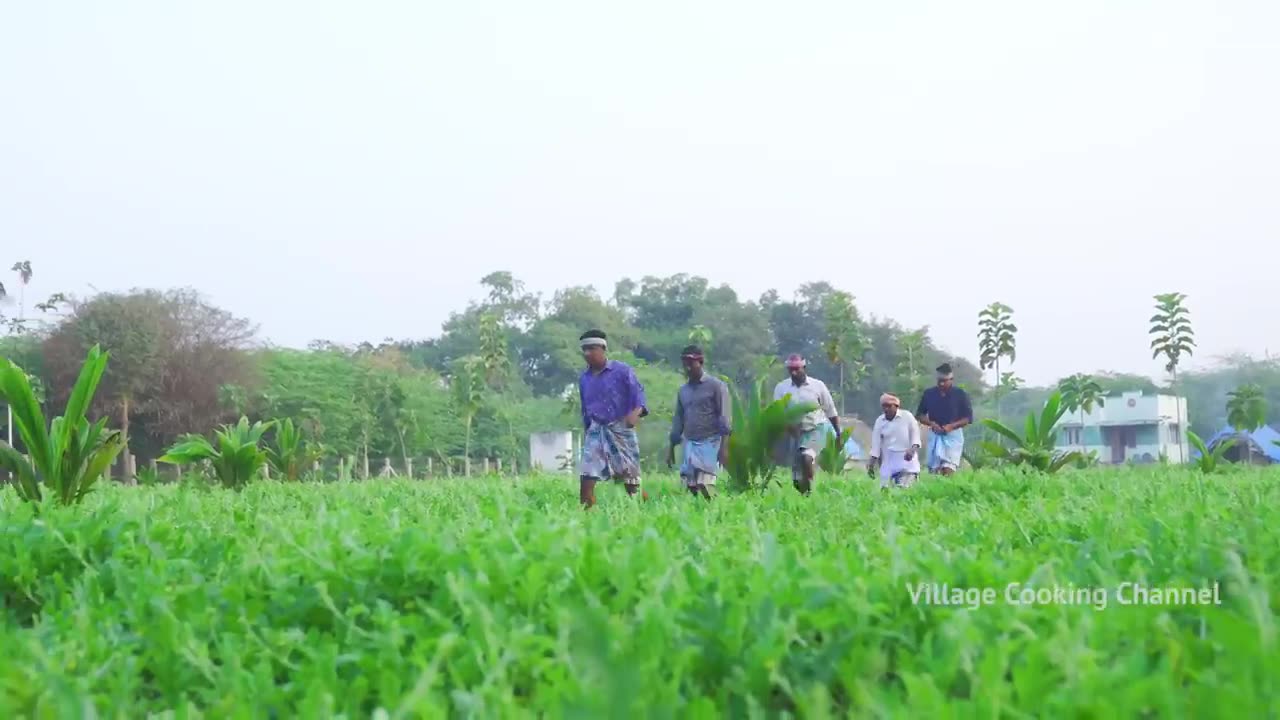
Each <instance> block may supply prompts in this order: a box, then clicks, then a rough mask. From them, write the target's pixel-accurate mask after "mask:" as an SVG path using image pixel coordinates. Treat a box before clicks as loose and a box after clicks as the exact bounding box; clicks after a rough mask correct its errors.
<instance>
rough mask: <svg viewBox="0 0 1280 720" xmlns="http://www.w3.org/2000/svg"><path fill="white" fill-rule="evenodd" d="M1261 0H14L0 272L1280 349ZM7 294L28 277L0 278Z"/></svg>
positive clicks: (1148, 364) (368, 333) (382, 316)
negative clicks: (1163, 337)
mask: <svg viewBox="0 0 1280 720" xmlns="http://www.w3.org/2000/svg"><path fill="white" fill-rule="evenodd" d="M1278 27H1280V3H1276V2H1268V1H1266V0H1258V1H1256V2H1246V1H1243V0H1219V1H1217V2H1214V1H1211V0H1203V1H1201V2H1182V1H1179V0H1163V1H1162V2H1154V1H1151V2H1145V1H1142V0H1134V1H1132V2H1123V1H1120V2H1117V1H1116V0H1077V1H1075V2H1070V3H1035V2H1026V1H1025V0H1022V1H1020V2H1018V1H1007V2H988V1H986V0H974V1H973V2H966V3H955V2H925V1H920V0H904V1H900V2H893V3H883V2H878V3H870V2H847V0H846V1H844V2H830V3H826V2H805V3H786V4H783V3H767V4H766V3H761V2H744V1H743V0H738V1H736V2H718V1H710V0H708V1H704V2H698V3H688V2H666V1H653V2H646V3H601V2H587V1H583V2H561V1H559V0H545V1H544V2H538V3H531V2H514V1H513V2H505V3H499V2H480V1H477V2H465V3H458V2H424V1H418V2H392V1H390V0H388V1H384V2H367V3H351V2H323V1H317V0H308V1H306V2H295V1H290V0H276V1H273V2H265V3H264V2H248V1H247V0H221V1H220V2H216V3H214V2H204V3H173V2H159V1H156V2H136V1H133V0H115V1H113V2H110V3H94V2H84V1H82V2H65V1H59V0H47V1H45V2H10V3H5V4H4V5H3V6H2V7H0V262H2V263H3V265H4V266H5V267H7V266H8V265H9V264H10V263H12V262H13V261H16V260H30V261H31V262H32V265H33V267H34V270H35V273H36V277H35V278H34V280H33V282H32V285H31V287H30V289H29V293H30V294H31V296H32V297H35V298H39V297H41V296H43V295H47V294H48V293H51V292H55V291H62V292H68V293H74V294H76V295H80V296H85V295H89V294H92V293H93V292H94V291H95V290H97V291H110V290H127V289H129V288H133V287H156V288H171V287H193V288H196V289H197V290H199V291H201V292H202V293H203V294H204V295H205V296H206V297H207V298H208V299H209V300H211V301H212V302H214V303H216V304H217V305H219V306H221V307H223V308H226V309H227V310H230V311H232V312H234V313H236V314H238V315H241V316H245V317H249V318H251V319H252V320H254V321H255V322H257V323H258V324H259V326H260V329H261V335H262V337H263V338H264V339H265V340H269V341H271V342H273V343H276V344H280V345H288V346H298V347H301V346H304V345H305V344H306V343H307V342H309V341H310V340H313V339H317V338H324V339H329V340H334V341H338V342H359V341H362V340H370V341H375V342H376V341H378V340H381V339H383V338H385V337H393V338H397V339H420V338H427V337H431V336H435V335H438V334H439V332H440V325H441V323H442V322H443V321H444V320H445V319H447V317H448V315H449V313H450V312H451V311H455V310H459V309H462V308H463V307H465V305H466V303H467V302H468V301H469V300H472V299H479V298H480V297H481V296H482V295H483V291H482V289H481V287H480V286H479V283H478V281H479V279H480V278H481V277H483V276H484V275H486V274H487V273H489V272H491V271H494V270H508V271H511V272H513V273H514V274H515V275H516V276H517V278H519V279H521V280H522V281H524V283H525V284H526V286H527V287H528V288H529V289H530V290H533V291H538V292H542V293H543V294H544V295H545V296H546V297H548V298H549V297H550V295H551V294H552V293H553V292H554V290H555V289H556V288H559V287H564V286H568V285H579V284H594V285H595V286H596V287H597V288H598V289H599V290H600V291H601V294H602V295H603V296H605V297H608V296H610V295H611V294H612V291H613V286H614V283H615V282H616V281H617V280H618V279H620V278H622V277H632V278H639V277H641V276H644V275H663V276H665V275H670V274H674V273H679V272H684V273H690V274H696V275H701V276H703V277H706V278H708V279H709V280H710V281H712V282H713V283H715V284H720V283H728V284H730V285H732V286H733V287H734V288H736V289H737V290H738V291H739V293H740V294H741V295H744V296H747V297H751V298H755V297H758V296H759V295H760V293H762V292H764V291H765V290H767V289H770V288H776V289H778V290H779V291H780V292H781V293H782V295H783V296H784V297H787V296H790V295H791V294H792V293H793V292H794V290H795V289H796V288H797V287H798V286H799V285H801V284H803V283H805V282H811V281H817V280H826V281H828V282H831V283H833V284H835V285H836V286H838V287H840V288H842V289H845V290H848V291H850V292H852V293H853V294H854V295H855V296H856V298H857V301H858V304H859V306H860V308H861V309H862V311H863V312H864V313H865V314H868V315H875V316H878V317H889V318H893V319H894V320H897V321H898V322H899V323H901V324H903V325H905V326H908V327H918V326H922V325H928V326H929V327H930V332H931V334H932V336H933V337H934V338H935V340H936V341H937V342H938V343H939V344H940V345H941V346H942V347H944V348H945V349H947V350H948V351H950V352H952V353H955V354H957V355H962V356H966V357H969V358H971V359H976V355H977V350H976V344H977V343H976V339H975V335H976V331H977V314H978V311H979V310H980V309H981V308H982V307H984V306H985V305H987V304H989V303H991V302H993V301H1001V302H1004V303H1005V304H1007V305H1010V306H1012V307H1013V308H1014V311H1015V321H1016V322H1017V324H1018V326H1019V330H1020V332H1019V335H1018V359H1017V362H1016V364H1015V365H1014V368H1013V369H1014V370H1015V371H1016V372H1017V374H1018V375H1019V376H1020V377H1022V378H1024V379H1025V380H1027V381H1029V382H1032V383H1047V382H1051V381H1053V380H1055V379H1056V378H1058V377H1061V376H1063V375H1066V374H1070V373H1073V372H1082V371H1083V372H1088V371H1095V370H1115V371H1125V372H1137V373H1143V374H1150V375H1159V374H1160V373H1161V366H1162V363H1160V362H1159V361H1155V360H1152V359H1151V352H1150V350H1149V348H1148V345H1149V338H1148V336H1147V327H1148V322H1147V321H1148V319H1149V317H1150V315H1151V314H1152V305H1153V300H1152V296H1153V295H1154V294H1156V293H1160V292H1170V291H1180V292H1184V293H1186V294H1187V295H1188V306H1189V307H1190V308H1191V311H1192V319H1193V321H1194V323H1195V327H1196V332H1197V337H1198V341H1199V351H1198V352H1197V353H1196V356H1195V358H1194V359H1193V360H1192V361H1191V362H1190V364H1189V365H1188V366H1189V367H1196V366H1197V365H1204V364H1207V363H1209V362H1211V361H1212V360H1213V359H1214V357H1215V356H1220V355H1224V354H1228V353H1234V352H1247V353H1252V354H1254V355H1255V356H1259V357H1261V356H1263V355H1264V353H1268V352H1270V353H1280V316H1277V314H1276V307H1277V302H1276V297H1277V295H1276V290H1275V287H1274V286H1273V285H1271V284H1270V283H1274V282H1276V281H1277V280H1280V274H1278V273H1277V267H1278V265H1280V263H1278V262H1277V261H1278V260H1280V244H1277V243H1278V241H1280V202H1278V201H1277V199H1278V198H1280V132H1277V128H1280V92H1277V88H1278V87H1280V79H1278V78H1280V39H1278V38H1280V34H1278V33H1276V32H1275V29H1276V28H1278ZM5 280H6V281H7V282H6V284H7V285H9V286H10V287H11V288H12V283H13V282H14V280H13V279H11V278H5Z"/></svg>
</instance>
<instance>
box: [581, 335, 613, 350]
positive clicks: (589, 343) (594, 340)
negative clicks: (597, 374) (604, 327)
mask: <svg viewBox="0 0 1280 720" xmlns="http://www.w3.org/2000/svg"><path fill="white" fill-rule="evenodd" d="M589 347H602V348H604V349H605V350H608V349H609V343H608V342H605V339H604V338H598V337H589V338H583V339H582V349H583V350H586V349H587V348H589Z"/></svg>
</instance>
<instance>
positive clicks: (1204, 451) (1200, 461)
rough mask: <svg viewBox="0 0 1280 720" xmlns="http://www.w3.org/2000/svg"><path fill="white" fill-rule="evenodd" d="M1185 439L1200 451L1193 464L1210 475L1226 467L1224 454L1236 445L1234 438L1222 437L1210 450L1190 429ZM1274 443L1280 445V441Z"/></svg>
mask: <svg viewBox="0 0 1280 720" xmlns="http://www.w3.org/2000/svg"><path fill="white" fill-rule="evenodd" d="M1187 440H1189V441H1190V442H1191V446H1192V447H1194V448H1195V449H1196V452H1198V453H1200V457H1198V458H1196V463H1195V465H1196V467H1197V468H1199V469H1200V472H1202V473H1204V474H1206V475H1211V474H1213V473H1216V472H1220V471H1222V470H1224V469H1226V463H1227V461H1226V460H1225V459H1224V456H1225V455H1226V454H1227V451H1228V450H1230V449H1231V448H1233V447H1235V446H1236V439H1235V438H1224V439H1223V440H1222V441H1221V442H1219V443H1218V444H1217V445H1214V446H1213V449H1212V450H1210V449H1209V448H1208V447H1207V446H1206V445H1205V442H1204V440H1202V439H1201V438H1200V436H1199V435H1197V434H1195V433H1194V432H1192V431H1190V430H1188V431H1187ZM1276 444H1277V445H1280V443H1276Z"/></svg>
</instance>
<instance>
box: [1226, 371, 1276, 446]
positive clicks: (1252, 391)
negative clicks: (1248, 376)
mask: <svg viewBox="0 0 1280 720" xmlns="http://www.w3.org/2000/svg"><path fill="white" fill-rule="evenodd" d="M1227 422H1228V423H1229V424H1230V425H1231V427H1233V428H1235V430H1236V432H1239V433H1246V434H1252V433H1253V432H1254V431H1255V430H1257V429H1258V428H1260V427H1262V426H1263V425H1265V424H1267V399H1266V397H1265V396H1264V395H1263V393H1262V388H1261V387H1258V386H1257V385H1253V384H1249V385H1242V386H1240V387H1238V388H1236V389H1235V390H1232V391H1231V392H1230V393H1229V394H1228V396H1227ZM1245 448H1246V451H1247V452H1248V457H1249V462H1253V441H1252V439H1249V440H1248V441H1246V442H1245Z"/></svg>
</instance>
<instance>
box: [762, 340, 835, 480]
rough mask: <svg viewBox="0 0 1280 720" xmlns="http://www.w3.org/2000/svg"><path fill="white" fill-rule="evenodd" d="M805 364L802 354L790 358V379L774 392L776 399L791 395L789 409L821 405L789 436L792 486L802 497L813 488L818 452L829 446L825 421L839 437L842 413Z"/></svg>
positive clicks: (796, 426) (788, 454) (824, 386)
mask: <svg viewBox="0 0 1280 720" xmlns="http://www.w3.org/2000/svg"><path fill="white" fill-rule="evenodd" d="M806 364H807V363H805V360H804V358H802V357H800V356H799V355H792V356H791V357H789V358H787V373H788V374H789V375H790V376H791V377H789V378H787V379H786V380H783V381H782V382H780V383H778V385H777V387H775V388H774V389H773V399H774V400H781V399H782V398H784V397H786V396H788V395H790V396H791V400H790V401H789V402H788V403H787V405H788V406H791V405H799V404H813V405H817V406H818V407H817V408H816V409H814V410H813V411H812V412H810V413H807V414H806V415H805V416H804V417H803V418H801V419H800V422H798V423H797V424H796V425H795V426H793V427H791V428H789V429H788V433H787V442H786V453H787V454H786V459H788V460H790V461H791V484H792V485H794V486H795V488H796V490H799V491H800V493H801V494H802V495H808V494H809V493H810V491H812V489H813V474H814V466H815V465H816V464H817V460H818V452H819V451H820V450H822V446H823V445H824V444H826V440H827V434H826V433H825V432H823V430H822V423H823V421H827V422H830V423H831V427H833V428H835V429H836V435H837V436H839V435H840V414H839V413H838V412H837V411H836V401H835V400H834V399H832V397H831V391H830V390H828V389H827V386H826V384H825V383H823V382H822V381H821V380H819V379H817V378H811V377H809V375H808V373H806V372H805V366H806Z"/></svg>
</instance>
